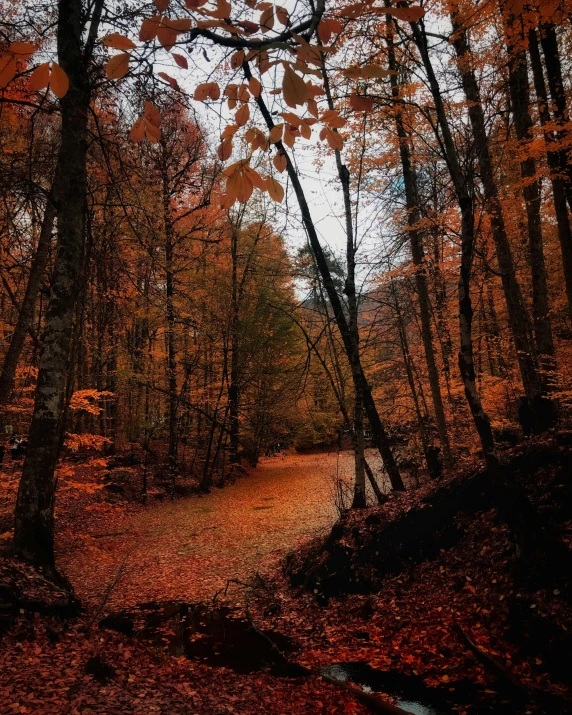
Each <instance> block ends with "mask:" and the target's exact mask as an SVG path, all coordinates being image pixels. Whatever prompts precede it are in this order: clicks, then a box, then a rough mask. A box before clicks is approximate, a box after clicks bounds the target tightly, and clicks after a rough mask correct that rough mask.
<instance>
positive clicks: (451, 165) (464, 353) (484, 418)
mask: <svg viewBox="0 0 572 715" xmlns="http://www.w3.org/2000/svg"><path fill="white" fill-rule="evenodd" d="M411 28H412V30H413V37H414V40H415V44H416V45H417V48H418V50H419V53H420V55H421V60H422V62H423V65H424V67H425V72H426V73H427V77H428V80H429V88H430V90H431V94H432V96H433V101H434V103H435V110H436V113H437V121H438V124H439V128H440V129H441V138H442V146H443V150H444V154H445V160H446V162H447V167H448V169H449V173H450V175H451V180H452V182H453V186H454V189H455V193H456V196H457V201H458V203H459V209H460V212H461V267H460V272H459V283H458V296H459V336H460V346H459V370H460V373H461V378H462V380H463V386H464V389H465V397H466V399H467V403H468V405H469V409H470V411H471V416H472V418H473V422H474V425H475V427H476V430H477V433H478V435H479V439H480V442H481V446H482V448H483V453H484V457H485V460H486V463H487V466H488V468H489V469H490V470H491V472H493V473H498V459H497V456H496V450H495V443H494V439H493V433H492V429H491V424H490V420H489V417H488V415H487V414H486V412H485V411H484V409H483V405H482V403H481V399H480V396H479V392H478V389H477V385H476V379H475V364H474V356H473V333H472V324H473V306H472V301H471V269H472V263H473V251H474V244H475V235H474V230H475V229H474V216H473V199H472V195H471V193H470V191H469V188H468V186H467V183H466V181H465V177H464V175H463V171H462V169H461V163H460V160H459V156H458V153H457V148H456V146H455V142H454V140H453V135H452V133H451V128H450V126H449V121H448V119H447V115H446V113H445V105H444V103H443V98H442V96H441V91H440V88H439V83H438V82H437V78H436V76H435V72H434V70H433V65H432V63H431V58H430V57H429V50H428V46H427V37H426V35H425V32H424V29H422V28H424V26H423V24H422V23H419V24H417V23H411Z"/></svg>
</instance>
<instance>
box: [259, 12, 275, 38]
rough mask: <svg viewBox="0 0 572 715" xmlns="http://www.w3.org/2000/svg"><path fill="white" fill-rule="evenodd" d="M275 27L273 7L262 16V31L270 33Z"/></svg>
mask: <svg viewBox="0 0 572 715" xmlns="http://www.w3.org/2000/svg"><path fill="white" fill-rule="evenodd" d="M273 27H274V8H273V7H272V5H271V6H270V7H267V8H266V10H264V11H263V12H262V14H261V15H260V29H261V30H262V32H268V31H269V30H271V29H272V28H273Z"/></svg>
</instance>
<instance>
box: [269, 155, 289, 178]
mask: <svg viewBox="0 0 572 715" xmlns="http://www.w3.org/2000/svg"><path fill="white" fill-rule="evenodd" d="M272 163H273V164H274V168H275V169H276V171H279V172H280V173H282V172H283V171H284V169H285V168H286V166H287V161H286V155H285V154H283V153H282V152H279V153H278V154H276V155H275V156H274V159H272Z"/></svg>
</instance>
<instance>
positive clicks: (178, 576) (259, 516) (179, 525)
mask: <svg viewBox="0 0 572 715" xmlns="http://www.w3.org/2000/svg"><path fill="white" fill-rule="evenodd" d="M352 461H353V458H352V455H351V454H350V453H349V452H344V453H341V455H340V458H339V463H338V458H337V454H336V453H335V452H330V453H324V454H310V455H294V456H284V457H281V456H278V457H273V458H267V459H263V460H261V462H260V466H259V467H258V468H257V469H256V470H254V471H253V472H252V473H251V474H250V475H249V476H246V477H242V478H240V479H239V480H237V481H236V482H235V483H234V484H231V485H229V486H227V487H225V488H224V489H214V490H213V491H212V492H211V493H210V494H207V495H204V496H192V497H188V498H184V499H179V500H177V501H173V502H168V503H162V504H158V505H157V506H153V507H149V508H147V509H145V510H144V511H141V512H136V513H134V514H133V513H132V514H129V513H127V514H124V515H123V516H122V517H121V518H120V520H119V521H118V522H117V523H114V526H113V528H109V521H108V520H104V521H103V522H102V523H101V526H100V528H99V530H95V531H93V530H90V531H91V533H90V535H89V536H88V537H86V538H84V539H83V543H82V544H81V545H79V546H78V547H77V548H76V549H74V550H73V551H72V552H70V553H69V555H68V554H65V555H62V558H61V560H60V564H61V565H62V566H63V568H64V570H65V572H66V574H67V575H68V577H69V578H70V579H71V582H72V583H73V585H74V587H75V589H76V591H77V594H78V596H79V597H80V598H81V599H82V600H85V601H87V602H91V603H92V604H93V603H97V602H98V601H100V600H101V599H102V597H103V594H104V593H105V591H106V589H107V588H108V587H109V584H110V583H112V582H113V580H114V579H115V578H116V576H117V574H118V571H119V569H120V567H121V565H122V564H123V563H124V568H123V573H122V576H121V578H120V579H119V581H118V583H117V585H116V586H115V587H114V588H113V590H112V592H111V594H110V596H109V599H108V601H107V603H106V609H108V608H110V607H112V608H120V607H123V606H127V605H132V604H135V603H141V602H145V601H151V600H161V601H163V600H169V599H181V600H188V601H200V600H204V599H210V598H212V597H213V596H214V595H215V593H216V592H217V591H218V590H220V589H224V588H225V586H226V584H227V580H228V579H238V580H241V581H243V580H245V579H247V578H248V577H249V576H252V575H253V574H254V573H255V572H256V571H263V570H265V569H267V568H268V567H269V566H271V565H273V564H275V563H276V562H277V561H278V560H279V559H280V558H281V557H282V556H284V554H285V553H286V552H287V551H289V550H290V549H292V548H293V547H294V546H295V545H296V544H297V543H298V542H299V541H300V540H301V539H304V538H308V537H311V536H312V535H314V534H316V533H317V532H319V531H320V530H323V529H327V528H329V527H330V526H331V525H332V524H333V522H334V520H335V518H336V509H335V505H334V496H333V477H334V476H335V474H336V470H338V471H339V474H341V475H344V476H347V477H352V476H353V464H352ZM62 551H67V549H63V550H62ZM231 593H232V590H231Z"/></svg>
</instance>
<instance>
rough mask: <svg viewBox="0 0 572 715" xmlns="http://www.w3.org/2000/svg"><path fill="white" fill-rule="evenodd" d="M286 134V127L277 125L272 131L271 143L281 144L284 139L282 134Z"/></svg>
mask: <svg viewBox="0 0 572 715" xmlns="http://www.w3.org/2000/svg"><path fill="white" fill-rule="evenodd" d="M283 133H284V125H283V124H275V125H274V126H273V127H272V129H271V130H270V141H271V142H274V143H276V142H279V141H280V140H281V139H282V134H283Z"/></svg>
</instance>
